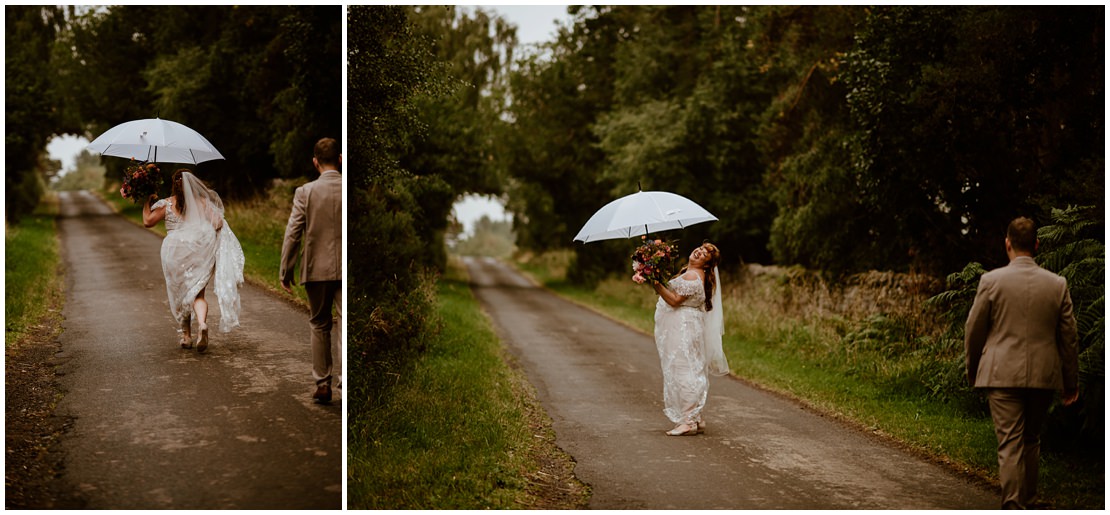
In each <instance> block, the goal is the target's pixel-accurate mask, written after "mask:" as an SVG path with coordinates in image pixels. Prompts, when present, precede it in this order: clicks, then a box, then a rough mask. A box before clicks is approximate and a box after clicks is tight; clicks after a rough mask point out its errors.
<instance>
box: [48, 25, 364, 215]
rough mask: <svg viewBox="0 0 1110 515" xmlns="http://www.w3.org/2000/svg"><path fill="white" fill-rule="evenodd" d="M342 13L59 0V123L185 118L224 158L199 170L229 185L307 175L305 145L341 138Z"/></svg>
mask: <svg viewBox="0 0 1110 515" xmlns="http://www.w3.org/2000/svg"><path fill="white" fill-rule="evenodd" d="M341 20H342V17H341V11H340V9H339V8H338V7H337V6H297V7H277V6H252V7H234V6H117V7H111V8H98V9H78V8H73V7H70V8H68V11H67V22H66V24H65V25H64V30H61V31H60V32H59V34H58V37H57V38H56V41H55V45H54V51H53V53H52V61H51V66H52V67H53V68H54V69H56V70H57V73H56V75H55V76H54V78H53V81H52V91H53V95H54V96H55V97H56V98H57V99H58V104H59V105H60V106H61V109H60V111H61V112H62V113H63V116H62V123H61V124H60V125H59V126H58V127H57V129H58V132H71V133H77V134H83V135H85V136H88V137H90V138H91V137H95V135H97V134H100V133H101V132H103V131H104V130H106V129H108V128H110V127H112V126H114V125H116V124H118V123H122V122H124V121H128V120H133V119H138V118H154V117H161V118H167V119H172V120H174V121H178V122H181V123H184V124H185V125H188V126H190V127H192V128H194V129H196V130H197V131H199V132H200V133H201V134H204V135H205V137H206V138H207V139H208V140H209V141H212V142H213V144H215V145H216V147H217V148H219V149H220V150H221V153H223V154H224V156H225V157H226V158H227V159H226V160H225V161H212V162H208V163H205V164H204V165H203V166H202V168H201V169H200V171H201V172H202V173H203V175H204V176H205V178H206V179H207V180H209V181H210V182H212V183H214V185H215V186H216V187H217V188H218V189H220V190H221V192H225V194H226V195H228V196H232V197H234V196H245V195H251V194H254V193H257V192H259V191H261V190H263V189H265V188H266V187H267V186H268V185H269V182H270V180H271V179H273V178H276V177H294V176H307V177H311V176H312V174H313V173H314V171H313V170H312V168H311V162H312V161H311V154H310V153H311V148H312V145H313V144H314V143H315V142H316V140H317V139H319V138H320V137H324V136H330V137H335V138H340V139H341V138H342V134H340V131H341V127H342V106H341V95H340V92H341V84H342V82H341V81H342V80H343V77H342V73H341V69H342V68H341V64H342V63H341V61H340V59H341V53H340V51H339V45H340V40H341V25H340V24H341ZM107 165H108V166H109V168H110V172H111V173H114V172H118V171H119V169H120V168H122V166H124V162H123V161H120V160H112V161H110V162H108V163H107Z"/></svg>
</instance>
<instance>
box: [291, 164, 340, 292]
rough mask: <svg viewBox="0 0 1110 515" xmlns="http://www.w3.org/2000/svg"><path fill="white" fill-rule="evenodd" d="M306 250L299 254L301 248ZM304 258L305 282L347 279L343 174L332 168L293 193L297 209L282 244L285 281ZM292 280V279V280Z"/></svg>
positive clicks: (302, 275)
mask: <svg viewBox="0 0 1110 515" xmlns="http://www.w3.org/2000/svg"><path fill="white" fill-rule="evenodd" d="M302 242H303V243H304V245H303V250H304V251H303V252H302V253H301V254H300V256H298V252H297V251H298V249H299V248H300V247H301V243H302ZM298 257H300V258H301V284H304V283H306V282H315V281H339V280H342V279H343V176H342V175H340V173H339V172H337V171H335V170H328V171H326V172H324V173H321V174H320V177H319V178H318V179H316V180H315V181H312V182H310V183H308V184H305V185H304V186H301V187H300V188H297V191H296V192H295V193H294V194H293V210H292V212H291V213H290V214H289V223H288V224H287V225H286V226H285V241H284V243H283V244H282V246H281V277H280V279H281V281H282V282H286V281H287V280H289V279H291V278H292V276H293V273H294V272H293V270H294V267H295V266H296V264H297V258H298ZM289 282H292V281H289Z"/></svg>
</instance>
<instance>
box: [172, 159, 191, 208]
mask: <svg viewBox="0 0 1110 515" xmlns="http://www.w3.org/2000/svg"><path fill="white" fill-rule="evenodd" d="M188 171H189V170H188V169H185V168H181V169H179V170H177V171H176V172H174V173H173V192H172V195H173V203H174V205H176V206H177V212H178V214H180V215H181V216H182V217H184V216H185V185H184V184H182V182H181V174H183V173H185V172H188Z"/></svg>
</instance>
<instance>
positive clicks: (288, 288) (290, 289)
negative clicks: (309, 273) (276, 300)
mask: <svg viewBox="0 0 1110 515" xmlns="http://www.w3.org/2000/svg"><path fill="white" fill-rule="evenodd" d="M281 287H282V288H283V289H284V290H285V291H287V292H289V293H293V283H292V282H290V281H289V280H288V279H286V280H284V281H282V282H281Z"/></svg>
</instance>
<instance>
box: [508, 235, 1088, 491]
mask: <svg viewBox="0 0 1110 515" xmlns="http://www.w3.org/2000/svg"><path fill="white" fill-rule="evenodd" d="M521 261H522V262H519V263H518V265H519V266H520V268H521V269H522V270H524V271H525V272H527V273H529V274H530V275H532V276H533V278H534V279H535V280H537V281H538V282H540V283H541V284H544V285H545V286H546V287H548V288H549V289H551V290H553V291H555V292H557V293H559V294H561V295H563V296H565V297H567V298H569V299H571V300H574V301H576V302H579V303H581V304H584V305H587V306H589V307H592V308H594V309H595V310H597V311H600V312H602V313H604V314H606V315H608V316H609V317H612V318H614V319H617V320H619V321H622V322H624V323H626V324H628V325H630V326H632V327H635V328H637V329H640V330H643V331H644V332H647V333H648V334H651V330H652V324H653V322H652V315H653V313H654V306H655V301H656V297H655V294H654V292H653V291H652V290H651V289H650V288H649V287H646V286H643V285H637V284H635V283H633V282H632V281H631V280H628V279H627V278H623V277H621V278H609V279H605V280H602V281H601V282H599V283H598V285H597V286H596V287H595V288H593V289H586V288H582V287H578V286H576V285H574V284H571V283H569V282H567V281H566V279H565V278H566V268H567V267H569V266H572V259H571V255H570V254H569V253H564V254H561V255H559V254H557V255H548V256H538V257H537V256H525V259H523V260H521ZM722 285H723V287H724V292H723V296H724V305H725V306H724V308H725V312H724V313H725V321H726V329H725V332H726V334H725V339H724V346H725V353H726V354H727V356H728V359H729V365H730V367H731V369H732V373H733V375H736V376H738V377H741V378H743V379H745V380H748V381H750V382H753V383H756V384H758V385H760V386H762V387H764V388H767V389H769V390H772V391H775V392H779V393H781V394H784V395H787V396H789V397H793V398H796V399H798V400H800V401H801V402H803V403H805V404H808V405H810V406H812V407H814V408H816V409H819V410H821V411H823V412H825V413H827V414H830V415H832V416H835V417H838V418H841V419H842V420H845V421H847V422H849V423H852V424H854V425H856V426H858V427H860V428H861V429H863V430H866V431H870V432H873V433H875V434H878V435H883V436H886V437H889V438H891V439H893V440H894V441H897V442H900V443H901V444H902V445H904V446H905V447H907V448H909V449H911V450H913V451H914V452H917V453H919V454H922V455H924V456H928V457H930V458H933V459H936V460H939V461H944V462H948V463H951V464H953V465H954V466H955V467H956V468H958V469H960V470H963V471H966V472H968V473H971V474H973V475H976V476H979V477H981V478H984V479H994V478H996V477H997V453H996V446H997V441H996V439H995V435H994V431H993V423H992V422H991V419H990V413H989V409H988V408H987V406H986V404H985V402H984V401H983V399H982V397H981V396H980V395H979V394H978V393H977V392H974V391H973V390H971V389H970V388H968V387H966V386H964V385H965V384H966V381H965V380H964V379H963V348H962V342H955V341H953V340H952V339H950V338H947V339H946V338H944V337H942V336H943V331H944V329H945V328H946V327H945V326H944V324H942V323H940V322H939V321H936V320H933V317H932V314H931V313H929V312H928V311H927V309H926V308H925V301H926V300H927V299H928V296H929V295H930V294H931V293H935V291H933V288H935V287H936V285H935V284H934V283H933V282H932V281H930V280H928V279H927V278H921V277H907V276H895V275H894V274H880V273H871V274H862V275H859V276H854V277H852V278H849V279H848V280H846V281H845V282H844V283H842V284H838V285H830V284H827V283H825V282H824V281H822V280H821V279H820V278H819V277H818V276H816V275H814V274H810V273H807V272H805V271H802V270H797V269H778V268H763V267H759V266H758V265H751V266H748V267H746V268H745V269H744V270H743V271H733V272H732V273H729V271H723V272H722ZM1042 463H1043V466H1042V474H1041V481H1042V482H1041V488H1040V491H1041V493H1042V496H1043V497H1044V498H1045V499H1046V500H1048V501H1050V502H1052V503H1054V505H1055V507H1057V508H1093V507H1101V506H1102V505H1103V499H1104V493H1103V489H1102V487H1103V478H1104V472H1103V467H1102V459H1101V456H1098V457H1097V458H1095V457H1092V458H1090V459H1084V458H1082V457H1077V456H1074V455H1068V454H1063V453H1059V452H1056V450H1055V449H1053V448H1051V446H1048V445H1046V449H1045V453H1044V455H1043V459H1042Z"/></svg>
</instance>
